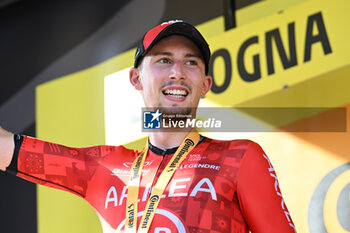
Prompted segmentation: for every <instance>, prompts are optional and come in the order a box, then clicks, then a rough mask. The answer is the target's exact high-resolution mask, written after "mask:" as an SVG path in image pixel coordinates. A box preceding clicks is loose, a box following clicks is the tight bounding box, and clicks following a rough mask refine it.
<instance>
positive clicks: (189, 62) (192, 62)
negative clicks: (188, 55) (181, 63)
mask: <svg viewBox="0 0 350 233" xmlns="http://www.w3.org/2000/svg"><path fill="white" fill-rule="evenodd" d="M186 64H187V65H190V66H196V65H198V62H197V61H196V60H188V61H186Z"/></svg>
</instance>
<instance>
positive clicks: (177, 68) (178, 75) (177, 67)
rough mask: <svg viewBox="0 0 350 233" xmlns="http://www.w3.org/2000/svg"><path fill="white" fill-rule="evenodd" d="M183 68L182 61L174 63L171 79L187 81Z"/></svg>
mask: <svg viewBox="0 0 350 233" xmlns="http://www.w3.org/2000/svg"><path fill="white" fill-rule="evenodd" d="M183 68H184V67H183V64H182V62H181V61H176V62H174V63H173V65H172V67H171V70H170V74H169V78H170V79H173V80H179V79H185V73H184V70H183Z"/></svg>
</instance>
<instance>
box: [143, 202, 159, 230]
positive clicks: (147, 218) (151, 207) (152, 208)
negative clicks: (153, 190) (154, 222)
mask: <svg viewBox="0 0 350 233" xmlns="http://www.w3.org/2000/svg"><path fill="white" fill-rule="evenodd" d="M149 201H150V203H149V207H148V208H147V210H146V211H147V212H146V215H145V220H144V221H143V223H142V227H141V228H147V224H148V222H149V221H150V217H151V215H152V213H153V212H155V210H156V208H155V205H156V203H157V202H158V201H159V196H158V195H153V196H151V197H150V199H149Z"/></svg>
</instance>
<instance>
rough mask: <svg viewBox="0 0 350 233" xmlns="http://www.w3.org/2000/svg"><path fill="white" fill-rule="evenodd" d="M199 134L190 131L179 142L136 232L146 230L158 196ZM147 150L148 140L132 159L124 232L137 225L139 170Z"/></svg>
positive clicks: (141, 232)
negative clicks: (139, 152)
mask: <svg viewBox="0 0 350 233" xmlns="http://www.w3.org/2000/svg"><path fill="white" fill-rule="evenodd" d="M199 138H200V136H199V134H198V132H197V131H195V130H193V131H191V132H190V133H189V134H188V135H187V136H186V138H185V140H184V141H183V142H182V143H181V145H180V146H179V148H178V149H177V150H176V152H175V154H174V155H173V157H172V158H171V160H170V161H169V163H168V164H167V166H166V167H165V169H164V171H163V172H162V174H160V176H159V179H158V181H157V183H156V185H155V186H154V187H153V189H152V193H151V195H150V198H149V199H148V202H147V205H146V208H145V211H144V213H143V216H142V219H141V223H140V226H139V229H138V231H137V232H138V233H146V232H148V230H149V228H150V226H151V223H152V220H153V217H154V215H155V211H156V209H157V206H158V204H159V202H160V198H161V196H162V195H163V192H164V190H165V188H166V186H167V184H168V183H169V181H170V179H171V177H172V176H173V174H174V172H175V170H176V169H177V167H178V165H179V164H180V163H181V162H182V161H183V160H184V159H185V158H186V156H187V155H188V154H189V153H190V152H191V150H192V149H193V148H194V147H195V146H196V145H197V144H198V142H199ZM147 151H148V142H147V143H146V146H145V148H144V149H143V151H142V153H141V154H140V155H139V156H138V157H137V158H136V159H135V160H134V162H133V165H132V167H131V174H130V178H129V183H128V196H127V201H126V222H125V232H127V233H136V227H137V211H138V210H137V205H138V196H139V186H140V178H141V172H142V168H143V164H144V162H145V158H146V156H147Z"/></svg>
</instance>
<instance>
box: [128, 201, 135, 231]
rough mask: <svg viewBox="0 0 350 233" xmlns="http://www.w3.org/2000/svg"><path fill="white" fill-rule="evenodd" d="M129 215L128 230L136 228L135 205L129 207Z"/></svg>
mask: <svg viewBox="0 0 350 233" xmlns="http://www.w3.org/2000/svg"><path fill="white" fill-rule="evenodd" d="M128 213H129V223H128V228H130V229H131V228H133V227H134V224H135V223H134V217H135V205H134V204H131V205H129V206H128Z"/></svg>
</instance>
